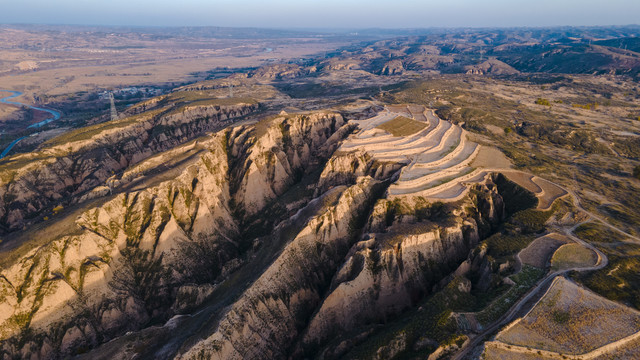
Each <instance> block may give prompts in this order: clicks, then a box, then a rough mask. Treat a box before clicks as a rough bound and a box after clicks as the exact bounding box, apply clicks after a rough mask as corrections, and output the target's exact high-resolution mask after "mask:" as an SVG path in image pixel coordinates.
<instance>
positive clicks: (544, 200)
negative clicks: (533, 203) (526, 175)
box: [532, 177, 567, 210]
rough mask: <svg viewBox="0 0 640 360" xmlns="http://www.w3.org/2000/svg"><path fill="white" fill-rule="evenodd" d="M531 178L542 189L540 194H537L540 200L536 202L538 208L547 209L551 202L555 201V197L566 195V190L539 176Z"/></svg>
mask: <svg viewBox="0 0 640 360" xmlns="http://www.w3.org/2000/svg"><path fill="white" fill-rule="evenodd" d="M532 180H533V182H534V183H536V184H537V185H538V186H540V188H541V189H542V194H541V195H540V196H538V199H539V200H540V201H539V203H538V209H540V210H547V209H549V208H551V205H553V202H554V201H556V199H558V198H561V197H563V196H565V195H567V191H566V190H564V189H562V188H560V187H558V186H556V185H554V184H552V183H550V182H549V181H547V180H544V179H541V178H539V177H534V178H533V179H532Z"/></svg>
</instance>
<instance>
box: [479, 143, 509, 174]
mask: <svg viewBox="0 0 640 360" xmlns="http://www.w3.org/2000/svg"><path fill="white" fill-rule="evenodd" d="M471 166H473V167H483V168H491V169H510V168H511V167H512V166H513V165H512V163H511V160H509V158H508V157H507V156H506V155H505V154H504V153H503V152H502V151H500V150H498V149H496V148H494V147H490V146H483V147H481V148H480V152H479V153H478V155H477V156H476V158H475V160H474V161H473V162H472V163H471Z"/></svg>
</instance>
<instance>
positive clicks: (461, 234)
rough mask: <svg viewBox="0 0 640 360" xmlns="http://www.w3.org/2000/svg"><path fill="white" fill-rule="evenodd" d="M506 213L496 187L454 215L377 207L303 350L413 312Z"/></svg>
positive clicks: (483, 187) (484, 187)
mask: <svg viewBox="0 0 640 360" xmlns="http://www.w3.org/2000/svg"><path fill="white" fill-rule="evenodd" d="M407 210H408V211H407ZM503 211H504V210H503V201H502V197H501V196H500V194H499V193H498V191H497V189H496V186H495V185H494V184H493V183H492V182H491V181H487V182H485V183H484V184H479V185H476V186H475V191H474V193H473V195H472V196H470V197H468V198H466V199H465V200H464V201H462V202H460V203H459V204H456V205H455V206H453V207H450V208H449V209H445V208H441V207H440V205H438V204H427V203H426V202H422V203H421V201H420V199H416V198H413V199H410V200H409V199H403V200H400V201H398V200H395V201H389V200H386V199H383V200H381V201H379V202H378V203H377V205H376V207H375V209H374V211H373V213H372V215H371V217H370V219H369V226H368V227H367V229H366V230H367V233H366V234H365V235H364V236H363V240H362V241H359V242H358V243H356V244H355V245H354V246H353V247H352V248H351V250H350V251H349V255H348V256H347V258H346V261H345V262H344V264H343V265H342V266H341V268H340V270H339V271H338V272H337V274H336V276H335V277H334V279H333V282H332V284H331V289H330V291H329V292H328V294H327V296H326V297H325V299H324V300H323V303H322V306H321V307H320V308H319V310H318V311H317V312H316V313H315V315H314V317H313V318H312V319H311V321H310V322H309V326H308V328H307V329H306V332H305V334H304V337H302V339H301V341H300V343H299V344H298V350H299V351H300V350H305V349H306V350H310V349H317V348H318V346H319V345H323V344H326V343H327V341H329V340H333V339H335V334H342V333H347V332H348V331H349V330H352V329H354V328H356V327H358V326H362V325H365V324H370V323H379V322H381V321H384V320H385V319H386V318H388V317H390V316H393V315H396V314H398V313H400V312H401V311H403V310H405V309H408V308H410V307H413V306H415V305H416V302H417V301H419V300H420V299H422V298H423V297H424V296H425V295H426V294H428V293H429V292H430V289H431V288H432V287H433V286H434V285H436V284H437V283H438V282H439V281H440V280H442V279H443V278H444V277H445V275H446V274H449V273H450V272H452V271H453V270H455V269H456V268H457V267H458V265H459V264H460V263H461V262H462V261H464V260H465V259H466V258H467V256H468V254H469V252H470V250H471V249H473V248H474V247H475V246H476V245H477V244H478V241H479V240H480V239H481V238H483V237H485V236H486V235H487V234H486V233H485V232H486V229H487V228H486V227H485V226H483V225H482V224H489V225H494V226H495V225H497V224H498V223H499V222H500V221H501V220H502V218H503ZM479 224H481V225H480V226H479ZM483 229H484V230H483ZM329 350H331V349H329ZM307 352H308V351H307ZM328 353H333V351H329V352H328Z"/></svg>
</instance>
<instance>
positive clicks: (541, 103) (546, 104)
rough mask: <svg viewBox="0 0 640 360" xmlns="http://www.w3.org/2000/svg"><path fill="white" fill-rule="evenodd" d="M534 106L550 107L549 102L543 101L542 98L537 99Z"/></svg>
mask: <svg viewBox="0 0 640 360" xmlns="http://www.w3.org/2000/svg"><path fill="white" fill-rule="evenodd" d="M536 104H538V105H544V106H551V103H549V100H547V99H544V98H537V99H536Z"/></svg>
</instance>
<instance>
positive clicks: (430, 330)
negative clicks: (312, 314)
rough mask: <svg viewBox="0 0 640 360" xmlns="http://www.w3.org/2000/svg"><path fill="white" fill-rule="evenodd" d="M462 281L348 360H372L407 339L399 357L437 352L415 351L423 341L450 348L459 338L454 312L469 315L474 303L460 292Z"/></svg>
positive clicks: (375, 336) (405, 316) (430, 349)
mask: <svg viewBox="0 0 640 360" xmlns="http://www.w3.org/2000/svg"><path fill="white" fill-rule="evenodd" d="M462 281H464V280H463V279H454V280H453V281H451V282H450V283H449V284H448V285H447V286H446V287H445V288H444V289H442V290H440V291H438V292H437V293H435V294H434V295H433V296H431V297H429V298H427V299H426V300H425V301H424V302H422V303H421V304H420V306H419V309H418V310H412V311H410V312H407V313H405V314H403V315H402V316H401V317H400V318H399V319H398V320H397V321H395V322H393V323H391V324H387V325H386V326H385V328H383V329H381V330H380V331H378V332H376V333H374V334H373V335H372V336H371V337H369V338H368V339H367V340H366V341H365V342H364V343H363V344H361V345H360V346H357V347H356V348H354V349H353V350H352V351H351V352H349V353H348V354H347V355H346V356H345V357H344V358H345V359H371V358H374V355H375V354H376V352H377V351H378V349H379V348H380V347H382V346H385V345H388V344H389V343H391V341H393V339H396V338H398V337H403V336H404V337H406V343H407V347H406V348H407V350H406V351H405V352H404V353H401V354H398V355H396V357H395V358H403V356H406V355H409V354H411V355H419V356H422V357H424V358H426V357H427V356H428V355H429V354H430V353H431V352H433V351H434V350H435V348H434V347H432V346H428V347H426V348H425V349H422V350H418V351H415V350H413V349H414V346H413V344H415V343H416V342H417V341H418V340H419V339H420V338H428V339H433V340H435V341H436V342H438V343H440V344H443V343H444V344H448V343H451V342H454V341H455V340H456V339H458V338H459V334H457V325H456V322H455V320H454V319H453V318H452V317H451V316H450V315H451V313H452V312H453V311H468V310H470V306H471V305H472V304H473V303H474V298H473V296H472V295H470V294H468V293H465V292H462V291H460V289H459V288H460V284H461V282H462Z"/></svg>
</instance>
